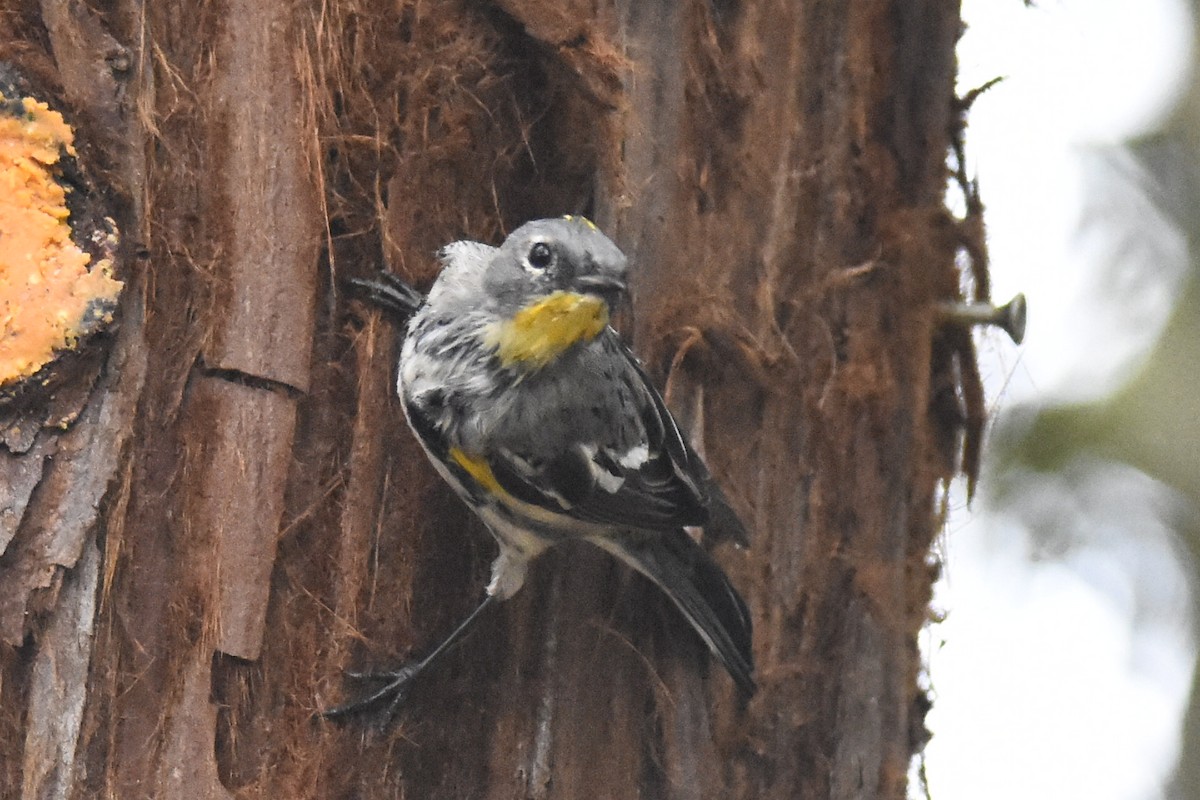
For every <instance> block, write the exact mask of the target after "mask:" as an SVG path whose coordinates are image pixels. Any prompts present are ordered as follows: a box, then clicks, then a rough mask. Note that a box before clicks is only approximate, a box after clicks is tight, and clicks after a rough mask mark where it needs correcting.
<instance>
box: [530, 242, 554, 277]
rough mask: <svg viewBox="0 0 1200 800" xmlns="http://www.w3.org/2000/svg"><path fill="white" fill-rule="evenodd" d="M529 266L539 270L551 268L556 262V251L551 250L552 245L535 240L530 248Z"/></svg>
mask: <svg viewBox="0 0 1200 800" xmlns="http://www.w3.org/2000/svg"><path fill="white" fill-rule="evenodd" d="M528 260H529V266H531V267H533V268H534V269H538V270H545V269H549V267H550V265H551V264H553V263H554V253H553V252H552V251H551V250H550V245H548V244H546V243H545V242H535V243H534V245H533V247H531V248H529V259H528Z"/></svg>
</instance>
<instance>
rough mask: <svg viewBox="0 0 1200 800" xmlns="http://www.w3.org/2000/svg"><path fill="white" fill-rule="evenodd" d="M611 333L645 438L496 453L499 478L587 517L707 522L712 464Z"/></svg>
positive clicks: (660, 524) (660, 526)
mask: <svg viewBox="0 0 1200 800" xmlns="http://www.w3.org/2000/svg"><path fill="white" fill-rule="evenodd" d="M605 335H606V336H608V337H611V339H610V342H611V343H612V345H613V352H614V354H619V357H620V358H622V359H624V361H625V364H624V366H625V368H626V369H627V370H628V373H627V375H626V377H627V378H628V379H629V381H630V383H631V385H632V388H633V389H634V391H635V395H636V402H637V404H638V413H639V416H640V421H641V428H642V430H643V431H644V436H643V437H642V441H641V442H640V443H637V444H635V445H634V446H633V447H630V448H627V449H625V450H624V452H617V451H616V450H614V449H612V448H610V447H605V446H601V445H598V444H596V443H592V442H586V441H577V442H574V443H571V444H568V445H567V446H565V447H564V448H563V449H562V450H560V451H558V452H557V453H556V454H555V455H554V457H553V458H551V459H549V460H544V461H541V462H537V461H533V460H531V459H529V458H527V457H525V455H524V454H522V453H516V452H512V451H509V450H502V451H500V452H496V453H490V454H488V455H487V456H486V458H487V461H488V464H489V466H490V467H491V469H492V472H493V474H494V475H495V477H496V480H497V482H498V483H499V484H500V486H501V487H502V488H503V489H504V490H505V491H507V492H509V493H510V494H511V495H513V496H514V497H516V498H517V499H519V500H521V501H523V502H526V503H530V504H533V505H536V506H540V507H542V508H544V509H547V510H550V511H552V512H556V513H562V514H566V515H568V516H570V517H572V518H574V519H577V520H581V521H584V522H589V523H596V524H601V525H610V526H627V527H635V528H642V529H650V530H674V529H677V528H679V527H681V526H685V525H701V526H702V525H705V524H706V523H707V522H708V521H709V519H710V515H709V510H710V500H711V499H712V495H713V493H712V492H711V491H710V487H712V479H711V477H710V476H709V473H708V470H707V469H706V468H705V466H704V464H703V462H702V461H701V460H700V458H699V456H698V455H697V454H696V452H695V451H694V450H693V449H692V448H691V447H690V446H689V445H688V444H687V442H686V440H685V439H684V438H683V435H682V434H681V433H680V431H679V427H678V426H677V425H676V424H675V420H674V418H672V416H671V413H670V412H669V411H668V410H667V406H666V403H665V402H664V401H663V399H662V396H661V395H660V394H659V393H658V391H657V390H656V389H655V388H654V386H653V384H651V383H650V380H649V378H648V377H647V376H646V373H645V371H644V370H643V369H642V367H641V365H640V364H639V363H638V361H637V359H636V357H634V355H633V354H632V353H631V352H630V351H629V349H628V348H627V347H625V346H624V344H622V343H621V342H620V340H619V339H618V338H617V336H616V334H615V332H611V331H609V332H607V333H606V334H605ZM712 488H715V487H712ZM739 528H740V524H739ZM742 537H743V538H744V534H743V535H742Z"/></svg>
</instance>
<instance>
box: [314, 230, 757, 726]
mask: <svg viewBox="0 0 1200 800" xmlns="http://www.w3.org/2000/svg"><path fill="white" fill-rule="evenodd" d="M439 256H440V258H441V261H442V264H443V269H442V272H441V274H440V275H439V276H438V278H437V281H436V282H435V283H434V284H433V288H432V289H431V290H430V292H429V295H428V297H427V298H425V299H424V302H423V303H422V302H421V298H420V295H419V294H417V293H416V292H414V291H413V290H411V289H409V288H408V287H407V286H405V285H404V284H403V283H401V282H399V281H398V279H395V278H389V277H386V276H384V281H385V282H370V281H358V282H356V283H357V284H358V285H359V286H360V287H363V288H366V289H367V290H368V292H369V293H370V294H371V295H372V297H373V299H374V300H375V301H376V302H379V303H381V304H383V305H385V306H388V307H390V308H391V309H392V310H393V311H396V312H399V313H402V314H403V313H406V312H411V311H412V310H414V309H415V314H413V316H412V319H411V321H410V322H409V325H408V333H407V336H406V337H405V339H404V345H403V350H402V354H401V356H400V370H399V372H400V375H399V379H398V385H397V390H398V392H399V394H400V397H401V398H402V400H403V401H404V410H405V414H406V416H407V418H408V423H409V425H410V426H411V427H412V429H413V431H414V432H415V433H416V435H417V437H418V438H419V439H420V441H421V444H422V445H423V446H424V448H425V451H426V453H427V454H428V455H429V458H430V459H431V460H432V462H433V464H434V466H435V467H436V468H437V471H438V472H439V473H440V474H441V476H442V477H443V478H445V479H446V481H447V482H448V483H449V484H450V485H451V486H452V487H454V490H455V491H456V492H457V493H458V495H459V496H460V497H461V498H462V499H463V500H464V501H465V502H466V503H467V504H468V505H469V506H470V507H471V508H472V509H473V510H474V511H475V513H476V514H478V515H479V517H480V518H481V519H482V520H483V521H484V523H485V524H486V525H487V526H488V528H489V529H490V530H491V532H492V533H493V534H494V535H495V537H496V540H497V541H498V542H499V544H500V554H499V556H498V557H497V558H496V560H495V562H494V563H493V564H492V579H491V583H489V584H488V587H487V596H486V597H485V599H484V601H483V603H481V604H480V606H479V607H478V608H477V609H476V610H475V611H474V612H472V613H471V615H470V616H469V617H468V618H467V619H466V620H465V621H464V622H463V623H462V624H461V625H460V626H459V627H458V628H457V629H456V630H455V631H454V633H452V634H451V635H450V637H449V638H448V639H447V640H446V641H444V642H443V643H442V644H441V645H439V646H438V647H437V648H436V649H435V650H434V651H433V652H432V653H431V654H430V655H428V656H426V657H425V658H424V659H422V660H420V661H417V662H415V663H413V664H410V665H408V666H406V667H404V668H402V669H400V670H397V671H395V672H390V673H384V674H382V675H374V676H366V677H372V678H382V679H385V680H386V685H385V686H383V687H382V688H381V689H379V691H377V692H375V693H374V694H372V695H370V696H368V697H366V698H364V699H362V700H360V701H358V702H355V703H352V704H350V705H347V706H341V707H338V708H335V709H332V710H331V711H329V712H327V715H333V716H338V715H341V714H345V713H348V712H351V711H357V710H360V709H364V708H367V707H370V706H372V705H374V704H376V703H377V702H379V701H382V700H385V699H391V700H392V702H393V703H395V702H398V701H399V700H400V699H402V698H403V696H404V694H405V693H406V691H407V687H408V684H409V682H410V681H411V680H412V678H413V677H414V676H415V675H416V674H417V673H418V672H419V671H420V670H421V669H422V668H423V667H424V666H426V665H427V664H428V663H430V662H431V661H432V660H433V659H434V658H436V657H437V656H438V655H440V654H441V653H442V652H443V651H444V650H445V648H446V647H447V646H448V645H449V644H451V643H452V642H453V641H454V640H455V639H457V638H458V636H459V635H461V634H462V632H463V631H464V630H465V629H466V628H467V626H468V625H469V624H470V623H471V621H473V620H474V619H475V618H476V617H477V616H478V614H479V613H480V612H481V611H482V610H483V609H484V608H485V607H487V606H488V604H489V603H490V602H491V601H492V600H493V599H498V600H504V599H507V598H509V597H511V596H512V595H513V593H514V592H516V591H517V590H518V589H520V588H521V585H522V583H523V582H524V581H525V573H526V569H527V567H528V566H529V564H530V562H531V561H532V560H533V559H534V558H536V557H537V556H538V555H539V554H541V553H542V552H544V551H545V550H546V549H547V548H549V547H552V546H553V545H555V544H557V543H558V542H561V541H564V540H566V539H583V540H585V541H588V542H591V543H592V544H594V545H597V546H598V547H600V548H602V549H604V550H607V551H608V552H609V553H611V554H613V555H614V556H616V557H617V558H619V559H620V560H622V561H624V562H625V563H626V564H628V565H630V566H631V567H633V568H634V569H636V570H637V571H639V572H641V573H642V574H644V575H645V576H647V577H648V578H650V580H652V581H653V582H654V583H656V584H657V585H658V586H659V587H661V588H662V590H663V591H664V592H665V593H666V594H667V596H668V597H670V598H671V600H672V601H674V603H675V605H676V606H678V607H679V610H680V611H682V612H683V615H684V617H686V618H687V620H688V622H689V623H691V625H692V627H693V628H695V630H696V631H697V632H698V633H699V634H700V636H701V638H702V639H703V640H704V642H705V643H706V644H707V645H708V647H709V649H710V650H712V652H713V653H714V654H715V655H716V657H717V658H718V659H720V661H721V663H722V664H724V665H725V668H726V669H728V670H729V674H730V675H732V676H733V679H734V681H735V682H736V683H737V685H738V687H739V688H740V689H741V690H742V691H743V692H745V693H746V694H750V693H753V691H754V689H755V686H754V680H753V677H752V673H753V670H754V668H753V663H752V656H751V647H750V636H751V633H750V615H749V612H748V611H747V608H746V604H745V602H743V600H742V598H741V597H740V596H739V595H738V593H737V591H736V590H735V589H734V588H733V585H732V584H731V583H730V582H729V579H728V578H727V577H726V576H725V573H724V572H722V571H721V568H720V567H718V566H717V564H716V563H715V562H714V561H713V560H712V559H711V558H710V557H709V556H708V554H707V553H706V552H705V551H704V549H703V548H702V547H700V545H698V544H697V543H696V542H695V541H693V540H692V538H691V537H690V536H689V535H688V534H687V532H686V531H685V530H684V527H685V526H701V527H706V528H708V529H709V533H710V534H716V536H717V537H718V538H720V537H733V538H735V539H737V540H738V541H740V542H742V543H745V541H746V538H745V530H744V529H743V528H742V527H741V523H739V522H738V521H737V517H736V516H735V515H734V513H733V512H732V510H731V509H730V508H729V506H728V504H727V502H726V501H725V498H724V496H723V494H722V493H721V491H720V489H719V488H718V487H717V486H716V484H715V482H714V481H713V480H712V478H711V476H710V475H709V472H708V470H707V468H706V467H705V466H704V463H703V462H702V461H701V459H700V457H699V456H698V455H697V454H696V452H695V450H693V449H692V447H691V446H690V445H689V444H688V442H687V440H686V439H684V437H683V436H682V435H681V434H680V432H679V429H678V427H677V426H676V424H675V421H674V420H673V419H672V417H671V414H670V412H668V411H667V407H666V405H665V404H664V402H663V399H662V397H661V395H659V393H658V392H657V391H656V390H655V389H654V387H653V386H652V385H651V384H650V381H649V380H648V379H647V377H646V374H645V372H644V371H643V370H642V367H641V365H640V364H639V363H638V361H637V359H636V358H635V357H634V355H633V354H632V353H631V352H630V350H629V349H628V348H627V347H626V346H625V345H624V344H623V343H622V342H621V340H620V338H619V336H618V334H617V333H616V331H614V330H613V329H612V328H611V327H609V324H608V322H609V311H610V307H611V303H613V302H614V301H615V300H616V299H617V298H618V296H619V295H620V294H621V293H622V292H624V290H625V256H624V254H623V253H622V252H621V251H620V250H619V249H618V248H617V246H616V245H615V244H613V242H612V241H611V240H610V239H609V238H608V237H606V236H605V235H604V234H603V233H601V232H600V231H599V230H598V229H597V228H596V226H595V225H593V224H592V223H591V222H589V221H588V220H586V219H583V218H581V217H564V218H561V219H545V220H537V221H534V222H530V223H527V224H525V225H523V226H521V227H520V228H518V229H517V230H515V231H513V232H512V234H511V235H510V236H509V237H508V238H507V239H506V240H505V241H504V243H503V244H502V245H501V246H500V247H499V248H496V247H490V246H488V245H485V244H480V243H478V242H467V241H463V242H454V243H453V244H450V245H447V246H446V247H445V248H443V249H442V251H441V253H440V254H439ZM418 305H419V308H418V307H417V306H418ZM714 528H720V529H721V530H714Z"/></svg>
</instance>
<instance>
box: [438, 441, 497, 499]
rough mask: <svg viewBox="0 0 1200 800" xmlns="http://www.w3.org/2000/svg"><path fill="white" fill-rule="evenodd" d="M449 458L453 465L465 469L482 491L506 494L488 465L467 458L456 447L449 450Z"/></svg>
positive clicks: (469, 457)
mask: <svg viewBox="0 0 1200 800" xmlns="http://www.w3.org/2000/svg"><path fill="white" fill-rule="evenodd" d="M450 458H451V459H453V461H454V463H455V464H458V465H459V466H460V467H462V468H463V469H465V470H466V471H467V474H468V475H470V476H471V477H472V478H474V479H475V482H476V483H478V484H479V485H480V486H482V487H483V488H484V489H487V490H488V492H490V493H491V494H494V495H505V494H507V492H505V491H504V489H503V488H501V486H500V482H499V481H498V480H496V476H495V475H494V474H492V468H491V467H489V466H488V463H487V462H486V461H484V460H483V459H482V458H475V457H474V456H469V455H467V454H466V453H464V452H463V451H462V450H460V449H458V448H457V447H451V448H450Z"/></svg>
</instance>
